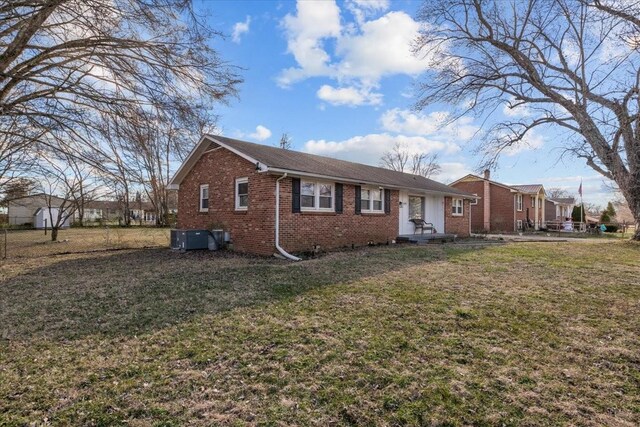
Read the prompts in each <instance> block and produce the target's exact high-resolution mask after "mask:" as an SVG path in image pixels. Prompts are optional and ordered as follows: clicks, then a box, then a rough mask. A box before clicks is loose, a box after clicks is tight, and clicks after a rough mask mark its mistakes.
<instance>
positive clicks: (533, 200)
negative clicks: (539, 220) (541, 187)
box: [531, 196, 536, 208]
mask: <svg viewBox="0 0 640 427" xmlns="http://www.w3.org/2000/svg"><path fill="white" fill-rule="evenodd" d="M531 207H532V208H535V207H536V198H535V197H533V196H532V197H531Z"/></svg>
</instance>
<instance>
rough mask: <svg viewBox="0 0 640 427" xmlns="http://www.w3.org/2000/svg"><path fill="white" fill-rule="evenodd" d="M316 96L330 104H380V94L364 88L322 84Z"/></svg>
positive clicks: (352, 105)
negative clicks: (336, 86)
mask: <svg viewBox="0 0 640 427" xmlns="http://www.w3.org/2000/svg"><path fill="white" fill-rule="evenodd" d="M317 95H318V98H320V99H321V100H323V101H326V102H328V103H329V104H331V105H348V106H351V107H354V106H357V105H380V104H381V103H382V94H381V93H375V92H371V90H369V89H366V88H356V87H340V88H335V87H333V86H330V85H322V86H321V87H320V89H318V92H317Z"/></svg>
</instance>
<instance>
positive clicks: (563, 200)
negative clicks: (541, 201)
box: [549, 197, 576, 205]
mask: <svg viewBox="0 0 640 427" xmlns="http://www.w3.org/2000/svg"><path fill="white" fill-rule="evenodd" d="M549 200H551V201H554V202H557V203H561V204H563V205H573V204H574V203H575V202H576V199H574V198H573V197H558V198H555V199H549Z"/></svg>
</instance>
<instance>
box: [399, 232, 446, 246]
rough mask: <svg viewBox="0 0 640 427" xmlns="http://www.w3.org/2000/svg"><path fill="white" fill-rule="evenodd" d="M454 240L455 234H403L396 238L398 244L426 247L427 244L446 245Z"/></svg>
mask: <svg viewBox="0 0 640 427" xmlns="http://www.w3.org/2000/svg"><path fill="white" fill-rule="evenodd" d="M455 240H456V235H455V234H448V233H433V234H431V233H429V234H403V235H400V236H398V237H396V242H398V243H414V244H418V245H426V244H429V243H447V242H454V241H455Z"/></svg>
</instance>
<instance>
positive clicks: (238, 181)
mask: <svg viewBox="0 0 640 427" xmlns="http://www.w3.org/2000/svg"><path fill="white" fill-rule="evenodd" d="M240 184H249V178H247V177H243V178H236V188H235V194H236V197H235V198H236V210H237V211H246V210H248V209H249V200H248V196H249V192H248V191H249V190H247V206H240V193H239V192H238V186H239V185H240Z"/></svg>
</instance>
